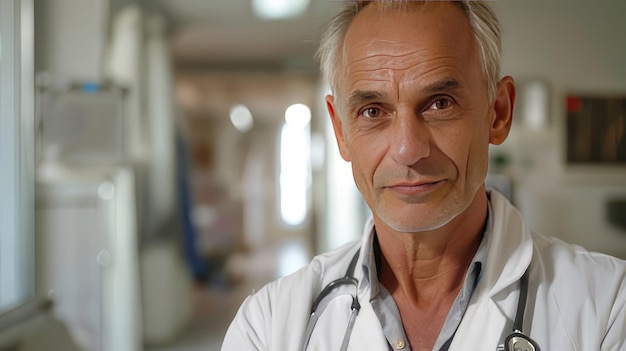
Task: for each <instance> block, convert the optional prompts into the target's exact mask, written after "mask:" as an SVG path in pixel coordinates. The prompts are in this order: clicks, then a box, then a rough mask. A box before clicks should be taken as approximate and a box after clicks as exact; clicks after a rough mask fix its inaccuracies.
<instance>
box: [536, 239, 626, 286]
mask: <svg viewBox="0 0 626 351" xmlns="http://www.w3.org/2000/svg"><path fill="white" fill-rule="evenodd" d="M533 242H534V247H535V251H536V253H537V255H538V256H539V257H540V259H541V261H542V262H543V263H544V264H546V265H548V266H547V267H552V268H553V269H554V270H555V272H563V271H564V272H571V273H574V272H577V274H578V276H579V277H580V278H584V279H583V280H585V279H594V280H595V279H599V280H603V279H608V280H615V281H621V283H622V284H623V283H624V278H625V277H626V261H624V260H622V259H619V258H617V257H613V256H609V255H606V254H603V253H599V252H594V251H589V250H587V249H585V248H584V247H582V246H579V245H575V244H570V243H567V242H564V241H562V240H560V239H557V238H554V237H546V236H542V235H538V234H534V233H533Z"/></svg>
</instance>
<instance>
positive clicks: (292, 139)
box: [280, 104, 311, 226]
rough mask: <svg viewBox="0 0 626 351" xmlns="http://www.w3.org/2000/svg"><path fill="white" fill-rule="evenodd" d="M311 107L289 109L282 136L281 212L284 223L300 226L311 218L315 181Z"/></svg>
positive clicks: (300, 106) (292, 107) (296, 105)
mask: <svg viewBox="0 0 626 351" xmlns="http://www.w3.org/2000/svg"><path fill="white" fill-rule="evenodd" d="M310 121H311V110H310V109H309V107H308V106H306V105H303V104H295V105H291V106H289V107H288V108H287V110H286V111H285V124H284V125H283V128H282V131H281V135H280V214H281V218H282V220H283V222H284V223H285V224H287V225H290V226H298V225H301V224H303V223H304V221H305V220H306V219H307V211H308V196H307V195H308V191H309V185H310V183H311V167H310V164H311V162H310V160H311V151H310V148H311V147H310V143H311V142H310V139H311V138H310V134H311V131H310V127H309V122H310Z"/></svg>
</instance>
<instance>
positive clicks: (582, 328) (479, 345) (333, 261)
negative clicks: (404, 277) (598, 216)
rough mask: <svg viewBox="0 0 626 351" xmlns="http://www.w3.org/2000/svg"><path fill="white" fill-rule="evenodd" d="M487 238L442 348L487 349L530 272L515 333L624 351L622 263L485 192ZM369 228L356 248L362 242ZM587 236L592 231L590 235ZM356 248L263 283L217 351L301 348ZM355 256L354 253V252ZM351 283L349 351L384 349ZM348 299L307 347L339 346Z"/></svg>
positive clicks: (508, 322) (502, 332) (505, 325)
mask: <svg viewBox="0 0 626 351" xmlns="http://www.w3.org/2000/svg"><path fill="white" fill-rule="evenodd" d="M491 206H492V210H493V220H494V222H493V233H492V234H491V236H489V237H488V238H487V240H488V253H487V262H486V266H485V267H483V270H482V272H483V273H482V278H481V280H480V282H479V284H478V285H477V287H476V290H475V291H474V294H473V295H472V299H471V301H470V304H469V306H468V309H467V312H466V313H465V316H464V317H463V320H462V321H461V324H460V326H459V328H458V330H457V332H456V334H455V337H454V340H453V342H452V344H451V346H450V350H452V351H454V350H459V351H460V350H477V351H478V350H480V351H490V350H496V348H497V347H498V345H500V344H502V343H503V342H504V339H505V338H506V336H507V335H508V334H509V333H510V331H511V329H512V325H513V319H514V318H515V311H516V308H517V302H518V296H519V279H520V278H521V276H522V274H523V273H524V271H525V270H526V268H527V267H529V265H530V267H529V273H530V278H529V289H528V302H527V307H526V314H525V318H524V332H525V333H526V334H530V337H531V338H533V339H534V340H535V341H536V342H537V343H538V344H539V347H540V348H541V350H543V351H568V350H572V351H573V350H576V351H598V350H602V351H609V350H610V351H626V341H625V340H626V261H623V260H619V259H616V258H613V257H609V256H606V255H603V254H599V253H593V252H588V251H586V250H585V249H583V248H581V247H579V246H575V245H570V244H566V243H564V242H562V241H560V240H557V239H554V238H546V237H542V236H539V235H535V234H532V233H531V232H530V231H529V230H528V228H527V227H526V226H525V225H524V223H523V221H522V218H521V216H520V214H519V212H518V211H517V210H516V209H515V208H514V207H513V206H512V205H511V204H510V203H509V202H508V201H507V200H506V199H505V198H504V197H503V196H502V195H500V194H499V193H497V192H495V191H492V192H491ZM371 233H372V223H371V222H370V223H369V225H368V226H367V228H366V232H365V236H364V239H363V240H362V243H361V245H371V240H372V239H371V235H372V234H371ZM590 235H593V233H590ZM358 246H359V244H358V243H354V244H349V245H346V246H344V247H342V248H339V249H338V250H335V251H333V252H330V253H327V254H323V255H320V256H317V257H315V258H314V259H313V260H312V262H311V263H310V264H309V265H307V266H306V267H304V268H303V269H301V270H299V271H298V272H296V273H294V274H292V275H290V276H288V277H285V278H283V279H280V280H277V281H274V282H272V283H269V284H268V285H266V286H265V287H264V288H263V289H261V290H260V291H258V292H257V293H256V294H254V295H253V296H250V297H248V298H247V299H246V301H245V302H244V303H243V304H242V306H241V308H240V310H239V311H238V313H237V315H236V317H235V319H234V320H233V322H232V324H231V326H230V327H229V329H228V332H227V334H226V337H225V339H224V343H223V346H222V350H226V351H230V350H271V351H283V350H284V351H295V350H300V349H301V347H302V346H301V345H302V339H303V334H304V332H303V331H304V330H305V327H306V324H307V321H308V318H309V314H310V309H311V304H312V301H313V300H314V299H315V298H316V297H317V295H318V294H319V292H320V291H321V290H322V289H323V288H324V287H325V286H326V284H328V283H329V282H331V281H332V280H335V279H337V278H339V277H341V276H343V275H344V274H345V271H346V268H347V267H348V264H349V261H350V259H351V258H352V257H353V254H354V252H356V250H357V249H358ZM362 251H363V250H362ZM360 261H361V258H359V262H358V264H357V269H356V270H355V276H356V277H357V278H358V279H359V282H360V283H359V288H358V291H359V292H358V295H359V300H360V303H361V311H360V312H359V315H358V317H357V319H356V323H355V325H354V329H353V332H352V335H351V338H350V344H349V347H348V349H349V350H388V342H387V340H386V338H385V336H384V334H383V333H382V329H381V327H380V322H379V321H378V318H377V317H376V315H375V314H374V312H373V310H372V306H371V304H370V303H369V300H370V290H369V286H368V284H366V283H364V281H365V280H364V279H361V276H360V275H361V274H362V270H361V269H359V268H358V267H360ZM350 301H351V298H350V297H349V296H348V295H344V296H342V297H340V298H337V299H335V300H334V301H333V302H332V303H331V304H332V305H329V307H328V308H327V309H326V310H325V312H324V313H323V314H322V315H321V317H320V320H319V321H318V323H317V326H316V328H315V330H314V332H313V334H312V337H311V342H310V344H309V348H308V349H309V350H324V351H330V350H339V346H340V344H341V341H342V338H343V335H344V332H345V330H346V325H347V321H348V318H349V314H350V309H349V306H350Z"/></svg>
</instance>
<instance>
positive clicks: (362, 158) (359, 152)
mask: <svg viewBox="0 0 626 351" xmlns="http://www.w3.org/2000/svg"><path fill="white" fill-rule="evenodd" d="M385 140H386V138H385V137H384V136H381V135H372V134H366V135H365V134H364V135H359V134H356V135H353V138H352V139H351V140H350V143H349V144H348V147H349V150H350V154H351V155H352V172H353V174H354V177H355V180H356V181H357V182H358V183H361V184H359V187H362V186H363V185H365V184H367V186H368V187H372V184H373V179H374V174H375V173H376V171H377V169H378V168H379V166H380V164H381V162H382V160H383V159H384V155H385V150H387V148H388V145H387V144H386V142H385ZM363 183H364V184H363ZM362 190H365V189H362Z"/></svg>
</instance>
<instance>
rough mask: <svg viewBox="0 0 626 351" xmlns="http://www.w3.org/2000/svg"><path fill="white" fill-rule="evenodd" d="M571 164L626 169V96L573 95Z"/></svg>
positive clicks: (569, 123) (570, 107)
mask: <svg viewBox="0 0 626 351" xmlns="http://www.w3.org/2000/svg"><path fill="white" fill-rule="evenodd" d="M566 104H567V106H566V111H567V118H566V123H567V125H566V132H567V163H568V164H590V165H626V95H624V96H621V97H620V96H609V97H601V96H580V95H569V96H568V97H567V101H566Z"/></svg>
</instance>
